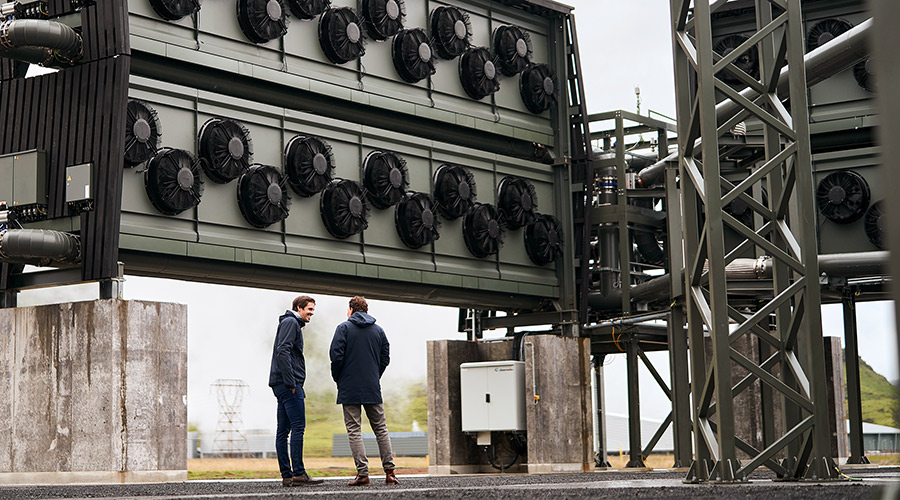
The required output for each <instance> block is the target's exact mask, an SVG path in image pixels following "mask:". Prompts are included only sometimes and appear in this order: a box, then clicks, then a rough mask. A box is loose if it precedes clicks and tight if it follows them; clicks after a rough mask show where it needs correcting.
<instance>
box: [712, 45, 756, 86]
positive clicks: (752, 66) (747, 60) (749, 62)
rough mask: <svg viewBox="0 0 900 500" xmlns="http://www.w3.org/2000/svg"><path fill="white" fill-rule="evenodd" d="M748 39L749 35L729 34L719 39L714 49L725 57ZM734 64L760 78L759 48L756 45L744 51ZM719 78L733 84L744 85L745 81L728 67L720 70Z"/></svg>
mask: <svg viewBox="0 0 900 500" xmlns="http://www.w3.org/2000/svg"><path fill="white" fill-rule="evenodd" d="M748 39H749V37H748V36H746V35H728V36H726V37H724V38H721V39H719V40H718V41H717V42H716V44H715V47H713V50H714V51H716V53H717V54H719V55H720V56H723V57H724V56H727V55H728V54H730V53H731V52H732V51H733V50H734V49H736V48H738V47H739V46H740V45H741V44H742V43H744V42H746V41H747V40H748ZM734 65H735V66H737V67H738V69H740V70H742V71H743V72H744V73H747V74H748V75H750V76H751V77H753V78H759V50H758V49H757V48H756V46H755V45H754V46H753V47H751V48H750V50H748V51H746V52H744V53H743V54H741V56H740V57H738V58H737V59H735V60H734ZM719 78H721V79H722V81H724V82H725V83H727V84H729V85H732V86H743V85H744V83H743V81H741V80H740V79H739V78H738V77H736V76H733V75H732V74H731V73H730V72H729V71H728V70H727V69H724V70H722V71H721V72H719Z"/></svg>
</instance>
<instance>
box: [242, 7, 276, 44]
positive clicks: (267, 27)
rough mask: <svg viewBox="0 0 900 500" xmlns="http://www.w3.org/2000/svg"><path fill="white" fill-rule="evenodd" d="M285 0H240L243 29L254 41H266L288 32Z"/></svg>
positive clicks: (248, 37)
mask: <svg viewBox="0 0 900 500" xmlns="http://www.w3.org/2000/svg"><path fill="white" fill-rule="evenodd" d="M284 1H285V0H238V3H237V15H238V24H240V26H241V31H243V32H244V35H245V36H246V37H247V39H248V40H250V41H251V42H253V43H266V42H269V41H271V40H275V39H276V38H279V37H282V36H284V34H285V33H287V27H288V18H287V11H286V9H285V6H284Z"/></svg>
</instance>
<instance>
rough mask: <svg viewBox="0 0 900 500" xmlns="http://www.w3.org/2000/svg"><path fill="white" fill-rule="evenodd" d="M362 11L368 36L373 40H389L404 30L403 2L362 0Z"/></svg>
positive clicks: (404, 10) (398, 0)
mask: <svg viewBox="0 0 900 500" xmlns="http://www.w3.org/2000/svg"><path fill="white" fill-rule="evenodd" d="M360 10H361V12H360V14H361V15H362V17H363V22H364V23H365V25H366V34H367V35H368V36H369V37H371V38H372V39H373V40H378V41H381V40H387V39H388V38H390V37H392V36H394V35H396V34H397V33H398V32H399V31H400V30H401V29H403V18H404V17H405V16H406V9H405V7H404V5H403V0H362V8H361V9H360Z"/></svg>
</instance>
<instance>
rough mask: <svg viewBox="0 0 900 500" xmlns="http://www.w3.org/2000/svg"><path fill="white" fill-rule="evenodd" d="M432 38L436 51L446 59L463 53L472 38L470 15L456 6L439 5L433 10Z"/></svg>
mask: <svg viewBox="0 0 900 500" xmlns="http://www.w3.org/2000/svg"><path fill="white" fill-rule="evenodd" d="M431 38H432V41H433V44H432V45H433V46H434V49H435V52H437V54H438V56H439V57H441V58H444V59H453V58H454V57H458V56H460V55H462V53H463V52H465V50H466V49H467V48H469V45H471V43H472V42H471V39H472V24H471V23H470V22H469V15H468V14H465V13H463V12H461V11H460V10H459V9H457V8H456V7H438V8H436V9H434V11H432V12H431Z"/></svg>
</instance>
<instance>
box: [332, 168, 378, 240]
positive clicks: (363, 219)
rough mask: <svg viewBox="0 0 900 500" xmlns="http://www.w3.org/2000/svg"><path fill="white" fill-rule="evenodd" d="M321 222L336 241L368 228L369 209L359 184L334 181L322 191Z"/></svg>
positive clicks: (339, 180)
mask: <svg viewBox="0 0 900 500" xmlns="http://www.w3.org/2000/svg"><path fill="white" fill-rule="evenodd" d="M320 208H321V211H322V222H324V223H325V229H327V230H328V232H329V233H330V234H331V235H332V236H334V237H335V238H338V239H344V238H348V237H350V236H352V235H354V234H357V233H359V232H360V231H362V230H364V229H365V228H367V227H368V226H369V222H368V221H369V207H368V206H366V197H365V192H364V191H363V189H362V187H360V185H359V183H357V182H354V181H351V180H347V179H335V180H333V181H331V182H330V183H328V186H326V187H325V190H324V191H322V199H321V207H320Z"/></svg>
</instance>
